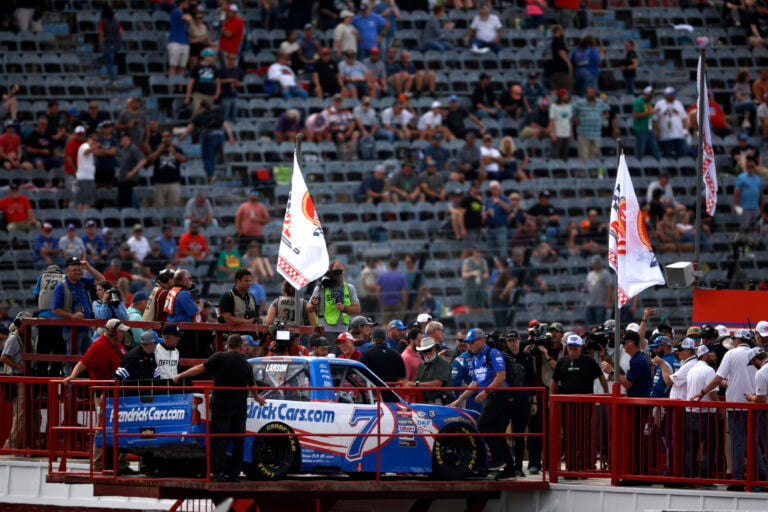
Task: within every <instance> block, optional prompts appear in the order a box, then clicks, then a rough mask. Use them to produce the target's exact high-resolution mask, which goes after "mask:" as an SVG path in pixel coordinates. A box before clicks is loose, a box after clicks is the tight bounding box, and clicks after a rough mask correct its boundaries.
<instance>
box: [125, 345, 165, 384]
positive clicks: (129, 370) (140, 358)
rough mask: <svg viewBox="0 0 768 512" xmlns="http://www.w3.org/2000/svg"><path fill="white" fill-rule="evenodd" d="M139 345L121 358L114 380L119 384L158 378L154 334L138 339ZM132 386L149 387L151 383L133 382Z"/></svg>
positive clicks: (158, 369) (158, 370) (158, 371)
mask: <svg viewBox="0 0 768 512" xmlns="http://www.w3.org/2000/svg"><path fill="white" fill-rule="evenodd" d="M138 340H139V343H138V345H137V346H135V347H133V348H132V349H130V350H129V351H128V353H127V354H125V355H124V356H123V360H122V361H121V362H120V366H119V367H118V368H117V370H115V378H116V379H117V380H118V381H120V383H121V384H125V382H126V381H129V380H131V381H133V380H149V381H151V380H152V379H159V378H160V368H158V366H157V362H156V361H155V343H156V341H157V340H156V339H155V333H153V332H146V333H144V334H142V335H141V337H139V338H138ZM133 384H134V385H140V386H142V385H144V386H145V385H151V382H135V383H133Z"/></svg>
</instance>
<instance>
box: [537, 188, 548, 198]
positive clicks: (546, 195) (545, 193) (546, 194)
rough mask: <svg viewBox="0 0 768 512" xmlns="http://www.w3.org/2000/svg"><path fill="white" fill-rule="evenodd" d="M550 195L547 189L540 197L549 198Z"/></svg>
mask: <svg viewBox="0 0 768 512" xmlns="http://www.w3.org/2000/svg"><path fill="white" fill-rule="evenodd" d="M550 195H551V194H550V193H549V190H546V189H545V190H542V191H541V192H539V197H549V196H550Z"/></svg>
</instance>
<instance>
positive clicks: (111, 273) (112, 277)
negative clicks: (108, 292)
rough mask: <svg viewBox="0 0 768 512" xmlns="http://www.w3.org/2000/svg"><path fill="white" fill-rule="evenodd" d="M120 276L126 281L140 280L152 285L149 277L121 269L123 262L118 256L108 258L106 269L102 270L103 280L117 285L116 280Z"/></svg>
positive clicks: (146, 284)
mask: <svg viewBox="0 0 768 512" xmlns="http://www.w3.org/2000/svg"><path fill="white" fill-rule="evenodd" d="M121 278H125V279H127V280H128V281H134V280H135V281H141V282H142V283H144V285H145V286H152V281H151V280H150V279H147V278H146V277H144V276H140V275H138V274H131V273H130V272H126V271H125V270H123V263H122V261H121V260H119V259H118V258H113V259H111V260H109V266H108V267H107V270H105V271H104V280H105V281H109V282H110V283H112V286H117V281H119V280H120V279H121Z"/></svg>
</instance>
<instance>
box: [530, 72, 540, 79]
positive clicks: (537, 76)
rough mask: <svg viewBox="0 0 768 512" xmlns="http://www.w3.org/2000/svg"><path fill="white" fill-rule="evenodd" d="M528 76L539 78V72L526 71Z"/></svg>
mask: <svg viewBox="0 0 768 512" xmlns="http://www.w3.org/2000/svg"><path fill="white" fill-rule="evenodd" d="M528 78H539V74H538V73H537V72H535V71H531V72H530V73H528Z"/></svg>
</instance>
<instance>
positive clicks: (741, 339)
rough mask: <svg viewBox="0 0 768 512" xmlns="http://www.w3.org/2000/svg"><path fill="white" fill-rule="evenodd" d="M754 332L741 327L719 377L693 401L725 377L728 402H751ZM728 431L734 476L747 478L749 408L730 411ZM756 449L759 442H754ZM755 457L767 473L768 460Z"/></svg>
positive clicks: (732, 487) (740, 487)
mask: <svg viewBox="0 0 768 512" xmlns="http://www.w3.org/2000/svg"><path fill="white" fill-rule="evenodd" d="M750 339H752V333H751V332H750V331H749V330H747V329H738V330H737V331H736V333H735V334H734V340H733V345H734V348H733V349H731V350H729V351H728V352H726V353H725V356H723V361H722V362H721V363H720V367H719V368H718V369H717V372H716V374H715V376H714V377H713V378H712V380H710V381H709V383H708V384H707V385H706V386H704V387H703V388H702V389H701V390H700V391H698V392H697V393H695V394H693V395H691V400H700V399H701V398H702V397H703V396H704V395H707V394H709V392H710V391H712V390H714V389H716V388H717V386H719V385H720V383H721V382H722V381H724V380H727V381H728V387H727V388H726V390H725V401H726V402H734V404H735V405H738V404H739V403H742V404H743V403H745V402H747V398H746V397H747V396H748V395H751V394H754V392H755V373H757V372H756V370H755V367H754V366H752V365H750V364H748V363H749V362H750V360H751V359H752V358H753V355H752V351H751V349H750V347H749V341H750ZM728 431H729V432H730V433H731V454H732V457H731V459H732V464H733V479H734V480H743V479H744V478H745V476H746V460H745V459H746V453H747V444H748V443H749V440H748V439H747V411H746V410H745V409H729V410H728ZM752 445H753V447H754V448H755V449H756V448H757V445H758V443H756V442H753V443H752ZM755 451H756V452H757V450H755ZM755 455H756V457H755V460H758V461H759V463H760V473H761V475H763V476H764V475H765V461H764V460H763V459H761V458H760V457H757V453H756V454H755ZM728 490H729V491H743V490H744V486H743V485H741V484H731V485H729V486H728Z"/></svg>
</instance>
